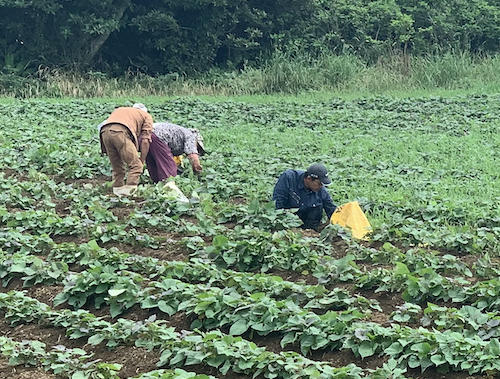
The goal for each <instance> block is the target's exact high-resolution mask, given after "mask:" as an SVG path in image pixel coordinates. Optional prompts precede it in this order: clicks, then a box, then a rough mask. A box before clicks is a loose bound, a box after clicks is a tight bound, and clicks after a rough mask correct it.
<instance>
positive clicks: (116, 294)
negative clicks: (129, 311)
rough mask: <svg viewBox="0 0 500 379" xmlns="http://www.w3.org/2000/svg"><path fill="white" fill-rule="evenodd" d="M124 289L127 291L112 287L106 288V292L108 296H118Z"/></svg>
mask: <svg viewBox="0 0 500 379" xmlns="http://www.w3.org/2000/svg"><path fill="white" fill-rule="evenodd" d="M125 291H127V290H126V289H123V288H122V289H117V290H113V289H110V290H108V294H109V296H111V297H116V296H119V295H121V294H122V293H124V292H125Z"/></svg>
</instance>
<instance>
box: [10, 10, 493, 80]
mask: <svg viewBox="0 0 500 379" xmlns="http://www.w3.org/2000/svg"><path fill="white" fill-rule="evenodd" d="M499 19H500V2H499V1H498V0H274V1H269V0H231V1H229V0H87V1H85V2H81V1H74V0H73V1H71V0H36V1H34V0H0V69H2V70H4V71H5V70H20V69H24V68H26V67H28V66H31V67H37V66H39V65H42V66H47V67H67V68H77V69H87V70H88V69H93V70H98V71H103V72H107V73H110V74H112V75H121V74H123V73H124V72H126V71H127V70H132V71H139V72H144V73H148V74H151V75H156V74H161V75H163V74H168V73H174V72H176V73H193V72H205V71H207V70H209V69H210V68H212V67H214V66H220V67H228V68H239V67H242V66H244V65H247V64H255V65H258V64H259V63H260V62H262V61H264V60H265V59H266V58H268V57H270V56H271V55H272V54H273V52H275V51H276V50H279V51H285V52H288V53H292V54H293V53H294V52H307V53H310V54H313V55H317V54H323V53H329V54H332V53H333V54H343V53H345V52H350V53H353V54H356V55H358V56H360V57H363V58H365V59H367V60H372V61H373V60H375V59H377V58H378V57H380V56H383V55H386V54H388V53H391V52H403V53H411V54H428V53H436V52H446V51H452V50H458V51H467V52H471V53H481V54H495V53H497V52H498V51H499V49H500V46H499V44H500V23H499Z"/></svg>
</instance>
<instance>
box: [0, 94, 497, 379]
mask: <svg viewBox="0 0 500 379" xmlns="http://www.w3.org/2000/svg"><path fill="white" fill-rule="evenodd" d="M498 102H499V96H498V95H481V94H478V95H469V96H457V97H448V98H442V97H415V98H401V99H398V98H392V97H374V98H356V99H353V100H344V99H340V98H332V99H329V100H325V101H312V100H310V99H309V100H307V101H306V100H303V101H302V102H299V101H296V100H294V101H290V100H288V101H284V100H283V101H275V102H268V103H250V102H237V101H227V100H226V101H206V100H200V99H187V98H181V99H170V100H166V99H162V98H156V99H152V98H151V99H150V101H149V102H148V103H147V105H148V108H149V109H150V111H151V113H152V115H153V116H154V118H155V120H157V121H161V120H167V119H170V120H172V121H175V122H177V123H180V124H182V125H185V126H189V127H195V126H196V127H199V128H200V129H201V130H202V131H203V134H204V136H205V141H206V147H207V154H206V155H205V156H204V157H203V165H204V171H203V174H202V176H201V177H195V176H194V175H192V174H191V172H190V171H189V168H188V169H187V170H186V173H185V174H183V175H181V176H177V177H176V178H175V181H176V183H177V184H178V186H179V187H180V188H181V190H182V191H183V192H184V193H185V194H186V195H187V196H188V197H189V199H190V201H189V202H187V203H184V202H179V201H176V200H175V199H174V198H172V197H171V196H169V195H168V193H166V192H165V191H164V190H163V188H162V186H163V184H162V183H160V184H158V185H153V184H152V183H151V182H150V180H149V178H148V176H147V174H146V173H145V174H144V175H142V177H141V184H140V186H139V189H138V196H137V197H132V198H117V197H116V196H114V195H112V191H111V188H110V186H111V182H110V181H109V180H110V172H109V162H108V161H107V159H106V158H105V157H103V156H101V155H100V153H99V144H98V138H97V135H96V124H97V123H99V122H100V121H102V120H103V118H104V117H106V115H107V114H109V112H111V111H112V110H113V109H114V107H115V106H117V105H126V104H124V103H122V101H121V100H112V101H108V102H103V101H96V100H72V101H69V100H50V101H47V100H22V99H8V100H3V101H2V102H1V104H0V129H1V130H2V134H1V135H2V138H1V139H0V153H1V154H0V179H1V183H0V187H1V189H2V191H0V320H1V322H0V332H2V335H3V337H0V355H1V356H2V357H5V359H3V360H2V359H0V377H14V374H13V373H16V375H18V376H19V377H20V376H21V375H23V374H26V373H27V372H28V371H27V370H29V369H30V368H29V367H38V368H39V369H40V370H46V371H48V372H49V373H50V374H51V375H52V374H53V375H58V376H57V377H61V378H72V379H97V378H99V379H120V378H121V379H125V378H130V379H132V378H133V379H152V378H157V379H158V378H160V379H171V378H172V379H174V378H175V379H185V378H195V379H215V378H217V377H221V378H222V377H227V378H229V377H238V378H242V379H250V378H255V377H262V378H268V379H273V378H279V379H309V378H324V379H339V378H343V379H387V378H392V379H406V378H415V379H421V378H437V377H439V378H445V379H451V378H464V377H466V376H467V377H473V378H475V379H489V378H492V377H493V376H498V373H499V372H500V362H499V360H498V356H499V355H500V300H499V295H500V260H499V259H498V257H499V254H500V244H499V241H500V188H499V186H498V179H499V174H498V154H497V151H498V147H499V146H500V135H499V133H498V128H499V124H500V112H499V110H498ZM129 105H130V104H129ZM13 125H15V127H13ZM313 161H320V162H323V163H325V165H327V167H329V169H330V176H331V178H332V180H333V183H332V184H331V186H329V187H328V191H329V192H330V193H331V194H332V197H333V199H334V201H335V202H336V203H337V204H342V203H345V202H348V201H352V200H357V201H359V203H360V204H361V206H362V207H363V209H364V211H365V212H366V214H367V215H368V217H369V219H370V222H371V223H372V226H373V233H372V234H371V235H370V238H369V240H367V241H356V240H353V239H351V238H350V236H349V231H348V230H344V229H341V228H340V227H338V226H333V225H330V226H328V227H326V228H325V229H324V230H323V231H322V233H321V234H318V233H316V232H312V231H309V232H308V231H301V230H298V229H296V228H295V227H296V226H297V225H298V222H299V220H298V218H297V216H296V215H294V214H293V213H291V212H288V211H284V210H275V209H274V206H273V204H272V203H270V202H269V201H268V200H269V197H270V194H271V192H272V188H273V186H274V184H275V182H276V179H277V177H278V175H279V174H280V173H281V172H282V171H283V170H285V169H287V168H290V167H296V168H304V167H306V166H307V165H308V164H310V163H311V162H313ZM306 281H307V282H306ZM113 352H114V353H113ZM134 357H135V360H134ZM7 359H8V364H9V365H10V367H9V366H7V364H6V360H7ZM2 362H3V363H2ZM143 362H146V363H143ZM353 362H354V363H353ZM28 366H29V367H28ZM184 370H186V371H184ZM208 375H212V376H210V377H209V376H208ZM54 378H55V376H54Z"/></svg>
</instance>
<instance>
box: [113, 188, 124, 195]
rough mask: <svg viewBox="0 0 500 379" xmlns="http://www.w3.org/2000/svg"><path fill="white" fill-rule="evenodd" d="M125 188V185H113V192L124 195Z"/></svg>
mask: <svg viewBox="0 0 500 379" xmlns="http://www.w3.org/2000/svg"><path fill="white" fill-rule="evenodd" d="M124 189H125V186H121V187H113V194H114V195H116V196H123V190H124Z"/></svg>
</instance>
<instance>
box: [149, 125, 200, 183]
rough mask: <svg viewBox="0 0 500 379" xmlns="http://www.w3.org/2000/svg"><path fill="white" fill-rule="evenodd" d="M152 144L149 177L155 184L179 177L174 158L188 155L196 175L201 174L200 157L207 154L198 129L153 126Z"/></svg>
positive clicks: (177, 126)
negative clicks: (171, 177)
mask: <svg viewBox="0 0 500 379" xmlns="http://www.w3.org/2000/svg"><path fill="white" fill-rule="evenodd" d="M151 137H152V142H151V146H150V149H149V155H148V156H147V158H146V165H147V167H148V171H149V176H150V177H151V179H152V180H153V182H154V183H158V182H161V181H162V180H165V179H167V178H168V177H170V176H176V175H177V163H176V162H175V160H174V156H180V155H182V154H186V155H187V156H188V159H189V162H190V163H191V167H192V168H193V172H194V173H195V174H200V173H201V171H202V167H201V165H200V158H199V156H200V155H203V154H205V149H204V147H203V137H202V136H201V134H200V132H199V131H198V129H187V128H183V127H182V126H179V125H175V124H172V123H169V122H159V123H154V124H153V134H152V136H151Z"/></svg>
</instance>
